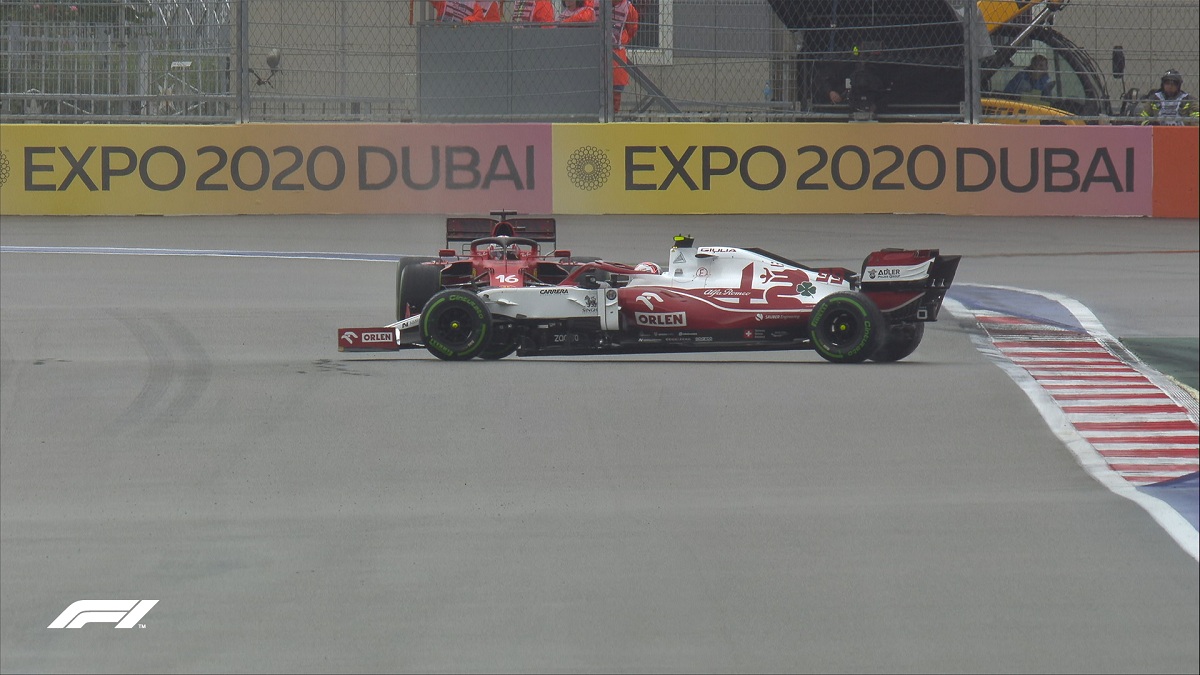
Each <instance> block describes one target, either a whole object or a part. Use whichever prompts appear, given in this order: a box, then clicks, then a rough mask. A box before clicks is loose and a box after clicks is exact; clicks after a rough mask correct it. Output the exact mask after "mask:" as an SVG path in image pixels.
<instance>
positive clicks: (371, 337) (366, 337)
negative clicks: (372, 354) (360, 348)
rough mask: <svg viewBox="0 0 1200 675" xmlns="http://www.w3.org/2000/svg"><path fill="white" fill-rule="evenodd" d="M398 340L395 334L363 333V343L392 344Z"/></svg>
mask: <svg viewBox="0 0 1200 675" xmlns="http://www.w3.org/2000/svg"><path fill="white" fill-rule="evenodd" d="M395 339H396V334H395V333H390V332H388V333H363V334H362V341H363V342H391V341H392V340H395Z"/></svg>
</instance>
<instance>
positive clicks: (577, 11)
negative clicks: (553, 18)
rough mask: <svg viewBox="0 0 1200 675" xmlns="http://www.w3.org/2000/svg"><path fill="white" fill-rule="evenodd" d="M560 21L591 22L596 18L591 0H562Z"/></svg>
mask: <svg viewBox="0 0 1200 675" xmlns="http://www.w3.org/2000/svg"><path fill="white" fill-rule="evenodd" d="M558 20H559V21H561V22H562V23H591V22H593V21H595V20H596V8H595V7H593V6H592V1H591V0H582V2H581V1H580V0H563V12H562V16H559V17H558Z"/></svg>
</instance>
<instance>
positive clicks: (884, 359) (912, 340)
mask: <svg viewBox="0 0 1200 675" xmlns="http://www.w3.org/2000/svg"><path fill="white" fill-rule="evenodd" d="M923 337H925V322H924V321H912V322H907V323H898V324H896V325H894V326H890V327H889V328H888V331H887V337H886V338H884V341H883V345H882V346H880V347H879V349H877V350H875V353H874V354H872V355H871V360H872V361H876V362H878V363H890V362H892V361H899V360H900V359H903V358H905V357H907V356H909V355H910V354H912V353H913V352H915V351H917V347H918V346H920V344H921V338H923Z"/></svg>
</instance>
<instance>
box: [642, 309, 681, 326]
mask: <svg viewBox="0 0 1200 675" xmlns="http://www.w3.org/2000/svg"><path fill="white" fill-rule="evenodd" d="M633 318H634V319H635V320H636V321H637V322H638V325H639V326H686V325H687V314H686V313H685V312H658V313H654V314H647V313H645V312H634V313H633Z"/></svg>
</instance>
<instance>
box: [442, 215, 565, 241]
mask: <svg viewBox="0 0 1200 675" xmlns="http://www.w3.org/2000/svg"><path fill="white" fill-rule="evenodd" d="M493 215H499V216H500V218H498V219H497V218H447V219H446V248H450V245H451V244H452V243H459V244H462V243H469V242H472V241H474V240H476V239H481V238H483V237H525V238H526V239H532V240H534V241H536V242H549V243H550V248H555V247H556V246H557V244H558V241H557V227H556V225H555V221H554V219H553V218H506V217H505V216H507V215H510V213H509V212H506V211H497V212H495V213H494V214H493Z"/></svg>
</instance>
